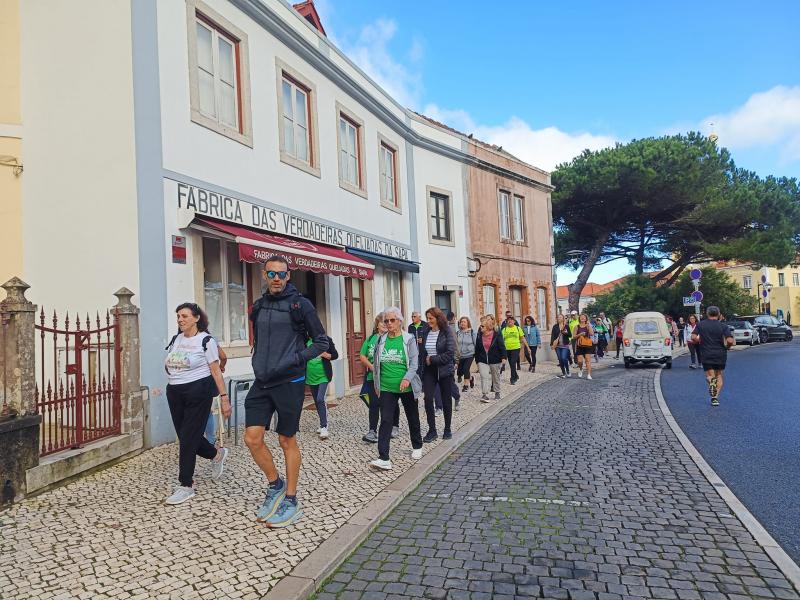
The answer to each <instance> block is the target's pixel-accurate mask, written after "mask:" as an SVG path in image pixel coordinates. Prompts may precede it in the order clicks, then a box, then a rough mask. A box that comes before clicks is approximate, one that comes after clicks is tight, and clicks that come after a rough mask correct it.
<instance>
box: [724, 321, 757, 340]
mask: <svg viewBox="0 0 800 600" xmlns="http://www.w3.org/2000/svg"><path fill="white" fill-rule="evenodd" d="M727 324H728V326H729V327H730V328H731V332H732V333H733V339H734V340H735V341H736V343H737V344H747V345H748V346H755V345H756V344H759V343H761V336H760V335H759V333H758V330H757V329H756V328H755V327H753V326H752V325H751V324H750V321H727Z"/></svg>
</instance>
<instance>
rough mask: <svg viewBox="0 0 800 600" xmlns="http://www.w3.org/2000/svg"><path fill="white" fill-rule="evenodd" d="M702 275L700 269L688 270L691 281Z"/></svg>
mask: <svg viewBox="0 0 800 600" xmlns="http://www.w3.org/2000/svg"><path fill="white" fill-rule="evenodd" d="M702 276H703V272H702V271H701V270H700V269H692V270H691V271H689V277H690V278H691V280H692V281H697V280H698V279H700V278H701V277H702Z"/></svg>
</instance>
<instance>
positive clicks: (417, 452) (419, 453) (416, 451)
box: [411, 448, 422, 460]
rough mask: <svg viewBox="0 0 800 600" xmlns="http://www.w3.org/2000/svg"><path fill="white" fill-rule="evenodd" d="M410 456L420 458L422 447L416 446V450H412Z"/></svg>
mask: <svg viewBox="0 0 800 600" xmlns="http://www.w3.org/2000/svg"><path fill="white" fill-rule="evenodd" d="M411 458H412V459H413V460H419V459H420V458H422V448H417V449H416V450H412V451H411Z"/></svg>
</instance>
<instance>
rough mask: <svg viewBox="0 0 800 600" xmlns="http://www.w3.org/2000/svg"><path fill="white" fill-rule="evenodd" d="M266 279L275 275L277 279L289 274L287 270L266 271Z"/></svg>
mask: <svg viewBox="0 0 800 600" xmlns="http://www.w3.org/2000/svg"><path fill="white" fill-rule="evenodd" d="M266 275H267V279H275V276H276V275H277V276H278V278H279V279H286V277H288V276H289V271H267V272H266Z"/></svg>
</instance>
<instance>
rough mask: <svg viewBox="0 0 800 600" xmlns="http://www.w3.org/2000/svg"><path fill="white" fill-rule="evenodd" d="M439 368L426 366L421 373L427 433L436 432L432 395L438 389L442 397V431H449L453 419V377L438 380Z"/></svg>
mask: <svg viewBox="0 0 800 600" xmlns="http://www.w3.org/2000/svg"><path fill="white" fill-rule="evenodd" d="M438 371H439V367H437V366H436V365H428V366H426V367H425V371H424V372H423V373H422V388H423V390H424V391H425V416H426V417H427V418H428V431H429V432H436V412H435V410H434V395H435V391H436V389H437V388H438V390H439V394H440V395H441V397H442V412H444V430H445V431H450V423H451V421H452V418H453V395H452V394H453V386H454V385H455V384H454V382H453V376H452V375H448V376H446V377H442V378H441V379H439V373H438Z"/></svg>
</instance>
